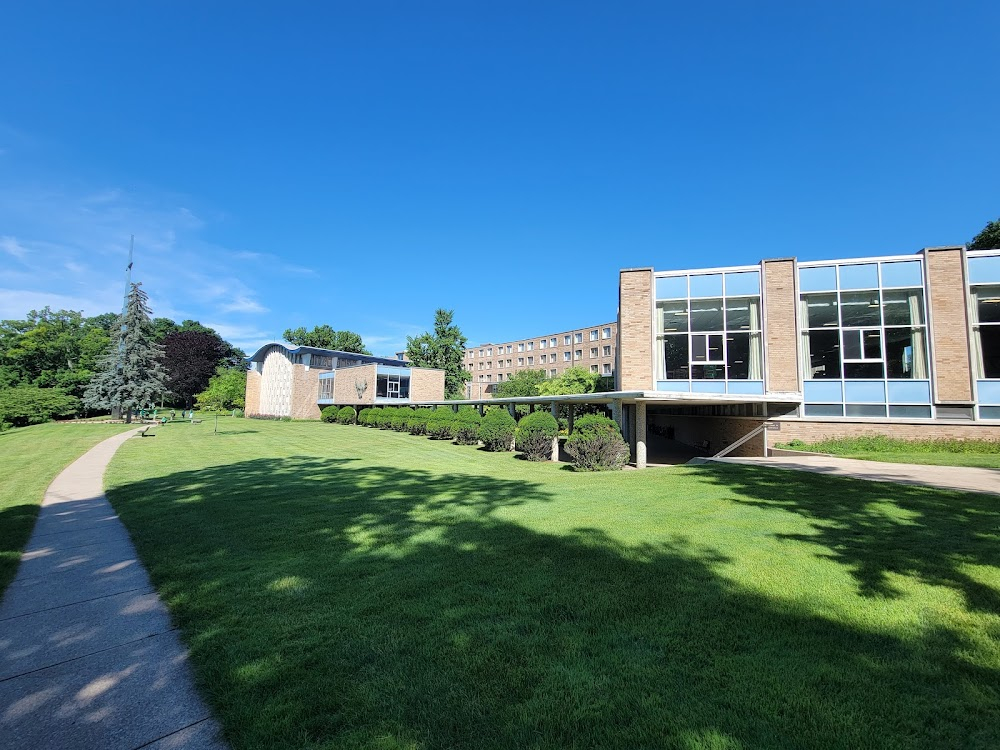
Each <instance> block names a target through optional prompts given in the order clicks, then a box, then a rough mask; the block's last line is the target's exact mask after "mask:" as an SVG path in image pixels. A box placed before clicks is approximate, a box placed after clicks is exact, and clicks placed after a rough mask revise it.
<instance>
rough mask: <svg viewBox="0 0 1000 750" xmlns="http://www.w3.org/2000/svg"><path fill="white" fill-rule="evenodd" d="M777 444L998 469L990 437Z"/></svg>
mask: <svg viewBox="0 0 1000 750" xmlns="http://www.w3.org/2000/svg"><path fill="white" fill-rule="evenodd" d="M777 447H781V448H791V449H793V450H803V451H815V452H817V453H830V454H832V455H835V456H843V457H844V458H860V459H862V460H865V461H887V462H889V463H899V464H935V465H938V466H977V467H981V468H986V469H1000V441H991V440H899V439H897V438H890V437H886V436H884V435H875V434H872V435H862V436H861V437H856V438H839V439H831V440H821V441H819V442H816V443H803V442H801V441H800V442H797V443H795V444H788V445H783V444H779V445H778V446H777Z"/></svg>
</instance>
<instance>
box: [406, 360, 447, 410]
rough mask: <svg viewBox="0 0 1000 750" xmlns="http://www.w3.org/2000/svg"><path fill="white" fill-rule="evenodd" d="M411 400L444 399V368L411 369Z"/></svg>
mask: <svg viewBox="0 0 1000 750" xmlns="http://www.w3.org/2000/svg"><path fill="white" fill-rule="evenodd" d="M410 401H413V402H420V401H444V370H431V369H424V368H418V367H414V368H413V369H412V370H410Z"/></svg>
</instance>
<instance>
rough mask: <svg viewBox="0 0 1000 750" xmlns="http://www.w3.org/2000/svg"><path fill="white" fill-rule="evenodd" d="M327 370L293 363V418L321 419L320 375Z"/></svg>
mask: <svg viewBox="0 0 1000 750" xmlns="http://www.w3.org/2000/svg"><path fill="white" fill-rule="evenodd" d="M321 372H326V371H325V370H318V369H316V368H315V367H310V368H308V369H307V368H306V366H305V365H292V414H291V416H292V419H319V412H320V409H319V406H318V405H317V404H316V401H317V399H318V398H319V375H320V373H321Z"/></svg>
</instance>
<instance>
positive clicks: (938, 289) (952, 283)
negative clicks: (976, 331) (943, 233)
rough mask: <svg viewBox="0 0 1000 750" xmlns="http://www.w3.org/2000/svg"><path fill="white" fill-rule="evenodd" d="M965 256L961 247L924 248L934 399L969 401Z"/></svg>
mask: <svg viewBox="0 0 1000 750" xmlns="http://www.w3.org/2000/svg"><path fill="white" fill-rule="evenodd" d="M964 256H965V252H964V249H963V248H961V247H950V248H928V249H926V250H924V257H925V259H926V265H927V285H928V287H929V290H930V299H929V300H928V307H929V308H930V318H931V321H933V326H932V327H931V352H932V357H933V367H934V369H933V370H932V372H933V373H934V380H933V381H932V382H933V383H934V384H935V388H934V400H935V402H936V403H964V404H969V403H972V363H971V357H970V353H969V337H968V330H969V324H968V318H967V312H968V311H967V307H966V306H967V304H968V303H967V301H966V292H965V289H966V284H965V257H964Z"/></svg>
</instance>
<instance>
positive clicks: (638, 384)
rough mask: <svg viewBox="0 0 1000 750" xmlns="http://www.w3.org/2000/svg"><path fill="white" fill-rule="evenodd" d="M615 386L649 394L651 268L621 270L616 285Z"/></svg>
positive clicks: (651, 375) (652, 381)
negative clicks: (616, 361)
mask: <svg viewBox="0 0 1000 750" xmlns="http://www.w3.org/2000/svg"><path fill="white" fill-rule="evenodd" d="M615 369H616V371H617V373H618V374H617V376H616V381H617V382H616V387H617V389H618V390H622V391H649V390H654V389H655V387H656V383H655V377H656V376H655V374H654V373H653V269H651V268H638V269H625V270H623V271H621V277H620V280H619V285H618V366H617V367H616V368H615Z"/></svg>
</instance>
